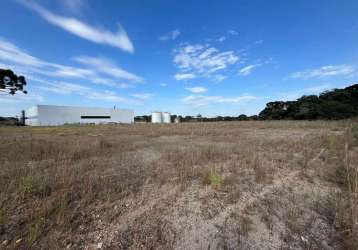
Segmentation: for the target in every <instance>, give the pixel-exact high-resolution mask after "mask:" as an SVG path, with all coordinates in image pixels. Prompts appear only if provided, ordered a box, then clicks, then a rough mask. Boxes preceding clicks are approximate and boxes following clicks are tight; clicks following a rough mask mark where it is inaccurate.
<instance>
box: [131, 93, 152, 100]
mask: <svg viewBox="0 0 358 250" xmlns="http://www.w3.org/2000/svg"><path fill="white" fill-rule="evenodd" d="M132 96H133V97H134V98H137V99H141V100H150V99H152V98H153V96H154V95H153V94H151V93H138V94H132Z"/></svg>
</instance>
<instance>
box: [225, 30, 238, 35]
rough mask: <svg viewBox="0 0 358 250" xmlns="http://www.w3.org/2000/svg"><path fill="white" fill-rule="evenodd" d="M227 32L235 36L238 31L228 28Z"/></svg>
mask: <svg viewBox="0 0 358 250" xmlns="http://www.w3.org/2000/svg"><path fill="white" fill-rule="evenodd" d="M227 33H229V34H230V35H232V36H237V35H238V34H239V32H237V31H236V30H228V31H227Z"/></svg>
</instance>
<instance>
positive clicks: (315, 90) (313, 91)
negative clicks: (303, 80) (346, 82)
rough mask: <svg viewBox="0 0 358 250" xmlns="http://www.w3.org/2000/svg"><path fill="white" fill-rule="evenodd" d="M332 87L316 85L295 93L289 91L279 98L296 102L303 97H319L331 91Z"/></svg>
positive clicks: (280, 94) (281, 94) (279, 95)
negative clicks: (318, 95) (324, 92)
mask: <svg viewBox="0 0 358 250" xmlns="http://www.w3.org/2000/svg"><path fill="white" fill-rule="evenodd" d="M331 88H332V86H331V85H330V84H326V83H325V84H320V85H314V86H311V87H306V88H302V89H297V90H294V91H288V92H283V93H279V94H278V98H280V99H281V100H285V101H292V100H296V99H297V98H300V97H301V96H303V95H317V94H319V93H322V92H323V91H326V90H329V89H331Z"/></svg>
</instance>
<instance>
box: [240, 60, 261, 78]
mask: <svg viewBox="0 0 358 250" xmlns="http://www.w3.org/2000/svg"><path fill="white" fill-rule="evenodd" d="M261 65H262V64H259V63H258V64H251V65H248V66H246V67H244V68H242V69H240V70H239V75H241V76H248V75H250V74H251V73H252V71H253V70H254V69H255V68H257V67H260V66H261Z"/></svg>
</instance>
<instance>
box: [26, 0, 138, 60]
mask: <svg viewBox="0 0 358 250" xmlns="http://www.w3.org/2000/svg"><path fill="white" fill-rule="evenodd" d="M21 3H23V4H24V6H26V7H28V8H30V9H32V10H34V11H35V12H36V13H37V14H39V15H40V16H41V17H42V18H43V19H45V20H46V21H48V22H49V23H51V24H53V25H55V26H57V27H60V28H62V29H64V30H66V31H68V32H70V33H72V34H74V35H76V36H78V37H81V38H83V39H86V40H88V41H91V42H95V43H99V44H105V45H110V46H113V47H117V48H120V49H122V50H124V51H127V52H130V53H133V52H134V46H133V44H132V42H131V40H130V39H129V37H128V35H127V32H126V31H125V30H124V28H123V27H122V26H121V25H118V31H117V33H113V32H111V31H108V30H105V29H100V28H96V27H93V26H90V25H89V24H86V23H84V22H82V21H80V20H78V19H76V18H70V17H64V16H60V15H57V14H54V13H52V12H50V11H49V10H47V9H45V8H44V7H42V6H40V5H39V4H37V3H35V2H33V1H26V0H25V1H21Z"/></svg>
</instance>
